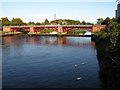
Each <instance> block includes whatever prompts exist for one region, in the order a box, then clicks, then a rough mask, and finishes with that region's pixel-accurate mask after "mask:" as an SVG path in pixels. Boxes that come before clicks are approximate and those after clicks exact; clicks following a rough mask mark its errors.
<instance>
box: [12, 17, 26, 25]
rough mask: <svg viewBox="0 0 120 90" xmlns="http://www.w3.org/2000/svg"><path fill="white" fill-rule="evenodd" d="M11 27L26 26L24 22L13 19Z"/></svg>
mask: <svg viewBox="0 0 120 90" xmlns="http://www.w3.org/2000/svg"><path fill="white" fill-rule="evenodd" d="M10 25H11V26H21V25H24V23H23V21H22V20H21V19H20V18H13V19H12V20H11V22H10Z"/></svg>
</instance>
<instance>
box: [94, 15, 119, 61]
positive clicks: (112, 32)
mask: <svg viewBox="0 0 120 90" xmlns="http://www.w3.org/2000/svg"><path fill="white" fill-rule="evenodd" d="M102 24H106V25H107V29H106V30H105V31H100V32H95V33H94V35H95V37H99V38H100V39H102V40H105V41H106V43H109V44H108V46H107V47H106V48H105V50H107V53H109V54H110V55H111V57H112V59H115V58H116V57H119V58H120V53H119V51H120V23H119V22H118V20H117V19H115V18H112V19H110V18H108V17H107V18H106V19H105V20H103V22H102ZM106 43H105V44H106ZM114 61H116V60H114ZM119 62H120V61H119Z"/></svg>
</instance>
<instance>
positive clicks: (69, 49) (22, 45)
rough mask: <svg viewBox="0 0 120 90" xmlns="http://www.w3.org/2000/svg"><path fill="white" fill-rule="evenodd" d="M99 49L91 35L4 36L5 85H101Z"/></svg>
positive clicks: (74, 86)
mask: <svg viewBox="0 0 120 90" xmlns="http://www.w3.org/2000/svg"><path fill="white" fill-rule="evenodd" d="M95 50H96V49H95V43H94V42H92V41H91V38H90V37H56V36H30V37H29V36H25V35H23V36H10V37H3V65H2V67H3V88H21V87H23V88H41V87H43V88H66V87H67V88H99V87H100V80H99V75H98V72H99V68H98V62H97V57H96V55H95ZM83 62H84V63H85V64H84V65H82V64H81V63H83ZM75 65H77V68H75ZM78 77H82V79H81V80H79V81H76V78H78Z"/></svg>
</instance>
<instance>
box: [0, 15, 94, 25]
mask: <svg viewBox="0 0 120 90" xmlns="http://www.w3.org/2000/svg"><path fill="white" fill-rule="evenodd" d="M0 22H1V23H2V26H22V25H47V24H49V23H56V24H60V25H93V23H90V22H85V21H82V22H80V21H79V20H70V19H58V20H53V21H49V20H48V19H45V21H44V22H42V23H40V22H36V23H35V22H31V21H30V22H28V23H26V22H23V20H22V19H21V18H13V19H12V20H11V21H10V20H9V19H8V18H7V17H4V18H1V20H0Z"/></svg>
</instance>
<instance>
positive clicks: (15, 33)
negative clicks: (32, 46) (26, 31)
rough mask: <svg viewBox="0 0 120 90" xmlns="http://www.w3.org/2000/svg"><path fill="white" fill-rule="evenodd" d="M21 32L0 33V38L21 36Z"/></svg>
mask: <svg viewBox="0 0 120 90" xmlns="http://www.w3.org/2000/svg"><path fill="white" fill-rule="evenodd" d="M21 34H22V32H3V31H0V36H2V37H4V36H13V35H21Z"/></svg>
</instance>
